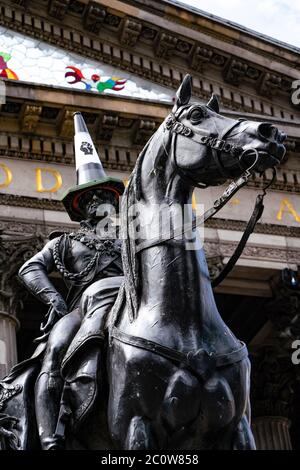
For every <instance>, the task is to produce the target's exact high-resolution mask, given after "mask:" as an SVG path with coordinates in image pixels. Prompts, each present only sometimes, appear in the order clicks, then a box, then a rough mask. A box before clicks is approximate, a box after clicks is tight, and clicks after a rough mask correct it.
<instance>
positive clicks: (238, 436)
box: [232, 415, 256, 450]
mask: <svg viewBox="0 0 300 470" xmlns="http://www.w3.org/2000/svg"><path fill="white" fill-rule="evenodd" d="M232 449H233V450H255V449H256V446H255V441H254V437H253V434H252V431H251V428H250V424H249V421H248V419H247V416H246V415H244V416H243V417H242V419H241V421H240V422H239V424H238V425H237V427H236V429H235V431H234V433H233V442H232Z"/></svg>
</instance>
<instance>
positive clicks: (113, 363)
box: [0, 75, 286, 450]
mask: <svg viewBox="0 0 300 470" xmlns="http://www.w3.org/2000/svg"><path fill="white" fill-rule="evenodd" d="M191 95H192V86H191V77H190V76H189V75H187V76H186V77H185V78H184V80H183V82H182V84H181V86H180V87H179V89H178V91H177V94H176V99H175V104H174V107H173V110H172V112H171V114H170V115H169V116H168V117H167V118H166V119H165V121H164V122H163V123H162V124H161V126H160V127H159V129H158V130H157V131H156V132H155V134H154V135H153V136H152V138H151V139H150V140H149V142H148V143H147V144H146V146H145V148H144V149H143V151H142V152H141V154H140V156H139V158H138V161H137V163H136V166H135V169H134V171H133V173H132V175H131V178H130V181H129V184H128V186H127V188H126V191H125V194H124V196H123V200H122V210H121V231H122V239H123V240H122V261H123V269H124V282H123V284H122V285H121V287H120V289H119V294H118V298H117V301H116V303H115V304H114V307H113V308H112V311H111V314H110V316H109V321H108V324H107V347H106V351H105V360H102V362H101V364H98V367H99V369H101V371H102V373H101V375H102V380H101V387H100V388H99V390H98V392H97V393H98V396H97V399H96V400H95V403H94V408H93V412H92V413H89V414H88V415H87V417H86V420H85V421H84V422H83V423H81V424H80V426H79V427H78V426H77V427H76V428H74V427H73V428H72V425H69V426H68V427H67V428H66V441H67V448H69V449H127V450H167V449H186V450H188V449H199V450H204V449H244V450H247V449H255V442H254V439H253V436H252V432H251V429H250V403H249V390H250V362H249V359H248V353H247V348H246V346H245V344H243V343H241V342H240V341H239V340H238V339H237V338H236V337H235V336H234V335H233V333H232V332H231V331H230V330H229V328H228V327H227V326H226V324H225V323H224V322H223V320H222V318H221V316H220V314H219V312H218V310H217V307H216V303H215V300H214V295H213V291H212V286H211V281H210V277H209V273H208V268H207V264H206V260H205V255H204V251H203V248H202V246H201V243H200V242H199V240H198V238H197V234H196V230H195V229H194V228H193V225H190V222H192V221H193V220H194V215H193V211H192V206H191V198H192V193H193V190H194V188H195V187H200V188H205V187H209V186H214V185H219V184H223V183H224V182H225V181H226V180H228V179H231V180H232V179H234V178H238V177H241V175H243V174H244V173H245V170H248V169H250V170H249V171H257V172H263V171H264V170H266V169H267V168H273V167H275V166H276V165H278V164H279V163H280V161H281V159H282V158H283V156H284V153H285V147H284V145H283V142H284V139H285V137H286V136H285V135H284V134H283V133H281V132H280V131H279V130H278V129H277V128H275V127H274V126H272V125H271V124H267V123H264V122H263V123H259V122H252V121H247V120H242V119H239V120H233V119H230V118H227V117H224V116H221V115H220V114H219V106H218V100H217V98H216V97H215V96H213V97H212V98H211V100H210V101H209V103H208V104H207V105H203V104H200V103H196V102H192V103H191V102H190V99H191ZM134 206H138V207H139V208H141V209H140V210H139V214H138V224H137V225H136V230H135V236H132V233H131V232H132V231H131V228H132V226H133V225H134V222H136V220H137V215H136V213H133V212H132V211H131V208H132V207H134ZM162 206H163V207H164V216H163V218H164V217H166V219H168V216H170V220H171V231H170V232H169V233H164V230H165V228H163V233H162V234H161V233H160V234H159V235H156V233H158V231H159V230H156V229H157V226H156V222H153V220H155V221H157V220H158V219H157V217H156V215H157V210H158V208H159V207H162ZM175 207H177V208H178V207H179V208H180V209H181V210H182V213H183V212H184V213H185V214H186V219H185V220H187V221H188V224H187V225H189V227H191V228H190V229H189V231H186V229H185V228H184V229H183V230H182V236H181V237H178V236H174V234H176V233H178V227H177V226H176V221H177V218H176V217H175V222H174V220H173V218H172V214H173V212H174V208H175ZM175 212H176V211H175ZM179 212H180V211H179ZM184 227H185V225H184ZM153 234H154V236H153ZM172 234H173V235H172ZM191 240H193V243H192V246H193V248H192V249H191V248H190V241H191ZM96 348H97V344H96V343H95V342H94V343H92V346H91V351H90V355H93V354H96V351H95V349H96ZM37 354H38V352H37ZM32 367H34V365H33V366H32ZM103 377H104V379H103ZM21 379H22V375H21ZM22 380H23V379H22ZM32 381H33V383H31V384H29V385H30V386H29V385H28V387H29V389H28V392H27V395H26V397H27V398H26V399H27V405H28V406H27V407H26V410H27V414H26V415H25V413H24V411H23V413H22V400H23V399H24V397H23V395H22V393H20V390H21V388H22V384H21V385H20V376H19V377H17V376H15V378H14V377H13V378H12V380H10V382H9V383H6V384H5V382H4V385H5V387H6V392H5V393H6V399H5V400H2V406H0V411H1V412H2V413H3V415H2V416H3V422H5V420H6V422H8V423H10V425H9V426H10V427H9V426H8V427H7V428H5V429H4V428H3V427H2V434H1V419H0V442H1V436H2V442H4V445H3V447H5V442H6V448H10V447H11V448H22V449H25V448H38V443H37V437H36V436H37V433H36V430H35V429H34V423H33V420H32V410H31V407H30V406H31V405H30V403H31V402H30V396H31V394H32V392H31V391H30V390H31V389H32V385H34V379H33V380H32ZM23 382H24V383H27V382H26V381H24V380H23ZM18 386H19V389H18ZM0 402H1V397H0ZM0 405H1V403H0ZM23 410H24V408H23ZM0 418H1V414H0ZM15 418H19V423H16V422H15ZM30 423H31V424H30ZM29 424H30V426H31V431H30V432H29V431H28V429H30V426H29ZM3 436H4V437H3ZM5 439H6V441H5Z"/></svg>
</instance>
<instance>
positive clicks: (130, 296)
mask: <svg viewBox="0 0 300 470" xmlns="http://www.w3.org/2000/svg"><path fill="white" fill-rule="evenodd" d="M148 146H149V142H148V143H147V144H146V146H145V147H144V149H143V150H142V152H141V153H140V155H139V157H138V159H137V162H136V165H135V168H134V170H133V172H132V174H131V177H130V179H129V182H128V185H127V187H126V189H125V192H124V195H123V198H122V210H121V234H122V241H123V243H122V263H123V270H124V287H125V295H126V303H127V309H128V315H129V319H130V321H133V320H134V319H136V318H137V312H138V306H139V304H138V291H139V287H140V285H139V280H140V279H139V262H138V259H137V256H136V250H135V240H134V239H133V238H132V237H130V232H129V224H130V220H129V214H128V211H129V208H130V207H131V206H132V205H133V204H135V203H136V202H137V201H139V200H140V199H141V197H142V183H141V179H142V177H141V168H142V163H143V159H144V156H145V154H146V152H147V149H148Z"/></svg>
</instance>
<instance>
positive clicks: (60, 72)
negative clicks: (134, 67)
mask: <svg viewBox="0 0 300 470" xmlns="http://www.w3.org/2000/svg"><path fill="white" fill-rule="evenodd" d="M0 76H2V78H6V79H8V80H20V81H24V82H30V83H36V84H42V85H49V86H52V87H57V88H66V89H69V90H74V89H76V90H81V91H87V92H92V93H98V94H99V93H100V94H103V93H104V94H112V95H119V96H124V97H131V98H135V99H143V100H151V101H160V102H165V103H170V102H172V98H173V96H174V90H172V89H170V88H168V87H164V86H160V85H158V84H156V83H153V82H152V81H151V80H146V79H143V78H141V77H139V76H137V75H135V74H133V73H131V72H127V71H124V70H121V69H119V68H117V67H115V66H113V65H108V64H104V63H102V62H101V61H97V60H92V59H89V58H86V57H83V56H81V55H79V54H76V53H72V52H69V51H67V50H64V49H61V48H59V47H55V46H53V45H49V44H47V43H46V42H43V41H39V40H38V39H34V38H31V37H29V36H25V35H23V34H19V33H16V32H15V31H13V30H10V29H7V28H4V27H0Z"/></svg>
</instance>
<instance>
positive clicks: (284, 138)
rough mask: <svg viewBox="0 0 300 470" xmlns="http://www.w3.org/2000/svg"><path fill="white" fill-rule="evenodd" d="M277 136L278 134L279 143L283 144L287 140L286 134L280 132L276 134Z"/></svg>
mask: <svg viewBox="0 0 300 470" xmlns="http://www.w3.org/2000/svg"><path fill="white" fill-rule="evenodd" d="M278 134H279V136H278V140H279V142H280V143H283V142H284V141H285V140H286V138H287V134H285V133H284V132H280V131H279V132H278Z"/></svg>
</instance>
